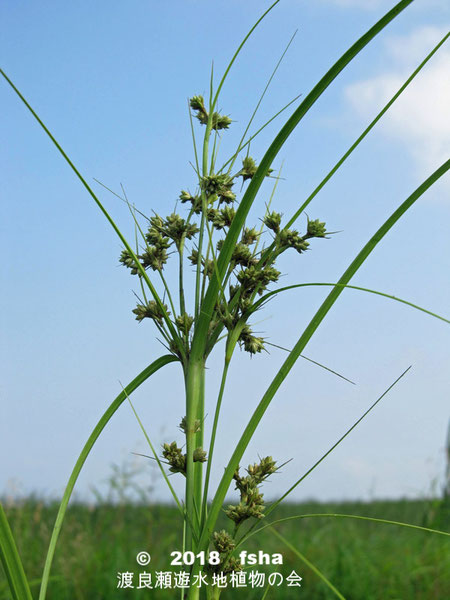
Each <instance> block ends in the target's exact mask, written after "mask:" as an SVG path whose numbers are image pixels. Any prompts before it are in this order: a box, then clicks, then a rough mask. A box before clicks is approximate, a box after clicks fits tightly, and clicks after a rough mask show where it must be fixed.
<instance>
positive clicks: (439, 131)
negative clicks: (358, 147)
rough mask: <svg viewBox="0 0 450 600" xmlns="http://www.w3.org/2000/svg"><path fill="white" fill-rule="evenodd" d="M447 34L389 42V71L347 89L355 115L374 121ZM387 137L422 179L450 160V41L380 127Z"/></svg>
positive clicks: (418, 34) (428, 30)
mask: <svg viewBox="0 0 450 600" xmlns="http://www.w3.org/2000/svg"><path fill="white" fill-rule="evenodd" d="M446 31H448V28H447V29H440V28H437V27H422V28H420V29H417V30H415V31H414V32H412V33H411V34H409V35H406V36H396V37H391V38H390V39H388V40H387V41H386V45H385V53H386V59H385V61H384V62H385V63H386V64H389V65H390V66H389V69H387V70H386V71H385V72H384V73H381V74H380V75H378V76H375V77H372V78H370V79H367V80H364V81H359V82H357V83H354V84H352V85H350V86H348V87H347V88H346V90H345V96H346V99H347V101H348V103H349V105H350V108H351V109H352V111H356V112H357V113H358V114H359V115H360V116H361V117H364V119H370V118H371V117H373V116H374V115H375V114H376V113H377V112H378V111H379V110H380V109H381V108H382V106H384V104H385V103H386V102H387V101H388V100H389V98H390V97H391V96H392V95H393V94H394V93H395V92H396V91H397V90H398V88H399V87H400V86H401V85H402V84H403V83H404V81H405V79H406V78H407V77H408V76H409V75H410V73H411V72H412V70H413V69H414V67H415V66H416V65H417V64H418V63H419V62H420V61H421V60H423V58H424V57H425V56H426V54H427V53H428V52H429V51H430V50H431V48H432V47H433V46H434V45H435V44H436V43H437V42H438V40H439V39H441V38H442V37H443V33H445V32H446ZM378 131H380V132H381V133H382V134H383V135H385V136H388V137H389V138H391V139H392V140H394V141H396V142H399V143H401V144H402V145H404V147H405V150H406V152H408V153H409V154H410V155H411V156H412V157H413V159H414V160H415V162H416V165H417V168H418V170H419V171H420V174H421V175H427V174H429V173H430V171H431V170H434V169H436V168H437V166H438V165H439V164H441V163H442V162H443V161H444V160H446V159H448V158H449V155H450V40H447V42H446V43H445V44H444V45H443V46H442V47H441V48H440V50H439V51H438V53H437V54H435V55H434V57H433V58H432V59H431V61H430V62H429V63H428V65H426V67H425V68H424V69H423V71H422V72H421V73H420V74H419V75H418V76H417V78H416V79H415V80H414V81H413V82H412V83H411V84H410V86H409V87H408V88H407V89H406V91H405V92H403V94H402V95H401V96H400V98H399V99H398V100H397V101H396V102H395V103H394V105H393V106H392V107H391V108H390V109H389V111H388V113H387V114H386V115H385V116H384V117H383V119H382V122H381V123H380V125H379V127H378Z"/></svg>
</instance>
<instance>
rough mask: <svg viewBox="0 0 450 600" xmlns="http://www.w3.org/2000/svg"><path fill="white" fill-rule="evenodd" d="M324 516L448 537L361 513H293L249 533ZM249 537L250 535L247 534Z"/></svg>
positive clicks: (408, 524) (446, 534)
mask: <svg viewBox="0 0 450 600" xmlns="http://www.w3.org/2000/svg"><path fill="white" fill-rule="evenodd" d="M317 517H319V518H324V517H331V518H337V519H358V520H360V521H371V522H373V523H384V524H385V525H396V526H398V527H406V528H408V529H417V530H418V531H426V532H427V533H436V534H437V535H444V536H447V537H450V533H448V532H447V531H441V530H440V529H430V528H429V527H422V526H421V525H412V524H411V523H402V522H401V521H391V520H389V519H377V518H376V517H365V516H363V515H345V514H340V513H312V514H305V515H294V516H292V517H285V518H284V519H278V520H276V521H273V522H272V523H267V525H263V526H262V527H259V528H258V529H256V530H255V531H254V532H253V533H252V534H251V535H252V536H253V535H256V534H257V533H259V532H260V531H262V530H263V529H266V528H267V527H272V526H273V525H278V524H279V523H285V522H287V521H294V520H296V519H310V518H317ZM249 537H250V536H249Z"/></svg>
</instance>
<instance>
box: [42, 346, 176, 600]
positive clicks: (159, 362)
mask: <svg viewBox="0 0 450 600" xmlns="http://www.w3.org/2000/svg"><path fill="white" fill-rule="evenodd" d="M175 361H177V362H178V359H177V358H176V357H175V356H173V355H171V354H167V355H165V356H161V357H160V358H157V359H156V360H155V361H154V362H152V364H151V365H149V366H148V367H146V368H145V369H144V370H143V371H142V372H141V373H139V375H138V376H137V377H135V378H134V379H133V381H131V383H129V384H128V385H127V386H126V387H125V388H124V390H123V391H122V392H120V394H119V395H118V396H117V398H116V399H115V400H114V401H113V402H112V404H111V405H110V406H109V407H108V409H107V410H106V411H105V412H104V413H103V415H102V417H101V418H100V420H99V421H98V423H97V425H96V426H95V427H94V429H93V431H92V433H91V435H90V436H89V439H88V440H87V442H86V444H85V445H84V447H83V450H82V451H81V453H80V456H79V457H78V460H77V462H76V463H75V467H74V468H73V471H72V473H71V475H70V477H69V481H68V483H67V486H66V489H65V490H64V495H63V497H62V500H61V504H60V506H59V510H58V514H57V516H56V521H55V525H54V527H53V532H52V537H51V538H50V544H49V547H48V551H47V557H46V559H45V565H44V572H43V575H42V583H41V589H40V592H39V600H44V599H45V596H46V593H47V584H48V578H49V575H50V569H51V566H52V561H53V556H54V554H55V548H56V543H57V541H58V537H59V533H60V531H61V526H62V523H63V520H64V516H65V514H66V510H67V505H68V504H69V500H70V497H71V495H72V492H73V488H74V487H75V483H76V481H77V479H78V475H79V474H80V471H81V469H82V467H83V465H84V463H85V461H86V459H87V457H88V455H89V452H90V451H91V450H92V447H93V446H94V444H95V442H96V441H97V439H98V437H99V436H100V434H101V432H102V431H103V429H104V428H105V427H106V425H107V423H108V422H109V421H110V419H111V417H112V416H113V415H114V413H115V412H116V411H117V409H118V408H119V407H120V406H121V404H122V403H123V402H124V401H125V400H126V399H127V396H129V395H130V394H132V393H133V392H134V391H135V390H136V389H137V388H138V387H139V386H140V385H141V384H142V383H144V381H146V380H147V379H148V378H149V377H150V376H151V375H153V374H154V373H156V371H159V369H161V368H162V367H164V366H165V365H168V364H169V363H171V362H175Z"/></svg>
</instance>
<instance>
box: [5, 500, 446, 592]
mask: <svg viewBox="0 0 450 600" xmlns="http://www.w3.org/2000/svg"><path fill="white" fill-rule="evenodd" d="M6 510H7V515H8V518H9V520H10V523H11V527H12V529H13V532H14V534H15V536H16V539H17V543H18V546H19V550H20V552H21V555H22V557H23V562H24V565H25V569H26V572H27V575H28V576H29V577H30V578H31V579H33V580H34V585H33V593H34V595H35V596H37V591H38V586H39V577H40V573H41V570H42V565H43V556H44V551H45V548H46V546H47V544H48V540H49V536H50V532H51V528H52V525H53V521H54V518H55V515H56V511H57V503H45V502H42V501H39V500H37V499H33V498H29V499H27V500H26V501H22V502H20V503H16V504H13V503H9V504H6ZM324 512H326V513H346V514H357V515H365V516H370V517H380V518H383V519H390V520H397V521H403V522H408V523H413V524H416V525H420V526H425V527H433V528H439V529H444V530H448V528H449V521H450V518H449V509H448V505H447V506H445V505H444V503H443V502H442V501H441V502H440V501H438V500H435V501H430V500H428V501H425V500H420V501H411V500H400V501H374V502H370V503H363V502H352V503H340V504H320V503H317V502H309V503H302V504H286V505H284V506H283V507H281V508H279V509H278V511H277V512H276V513H274V515H273V518H274V519H275V518H283V517H287V516H290V515H297V514H305V513H324ZM179 520H180V517H179V513H177V511H176V510H175V509H174V508H171V507H170V506H164V505H150V506H144V505H139V504H133V503H130V502H125V503H122V504H120V503H119V504H114V505H113V504H107V503H104V504H101V505H98V506H88V505H85V504H77V503H74V504H72V505H71V507H70V508H69V512H68V515H67V518H66V521H65V525H64V527H63V531H62V535H61V539H60V542H59V545H58V548H57V553H56V560H55V564H54V568H53V572H52V579H51V583H50V586H49V587H50V589H49V596H48V597H49V599H55V600H82V599H87V600H88V599H89V600H90V599H94V598H95V599H97V600H100V599H108V600H109V599H111V598H144V597H151V598H157V599H158V598H167V599H171V598H180V597H181V593H180V590H175V589H172V590H171V589H152V590H148V589H136V587H135V588H134V589H130V588H128V589H122V588H119V589H118V588H117V584H118V578H117V573H118V572H125V571H128V572H133V573H135V578H138V577H139V575H138V574H139V573H140V572H143V571H145V570H146V571H147V572H152V573H154V572H155V571H161V570H162V571H167V570H170V566H169V563H170V552H172V551H174V550H177V549H181V540H180V539H179V534H178V532H179V531H180V522H179ZM225 524H226V523H225V519H224V522H223V525H225ZM277 528H278V531H280V533H282V534H283V535H284V536H285V537H286V538H287V539H288V540H289V541H290V542H291V543H292V544H293V546H295V548H296V549H297V550H299V551H300V552H301V553H302V554H303V555H304V556H306V557H307V558H308V559H309V560H310V561H311V562H312V563H313V564H314V565H315V566H316V567H317V568H319V569H320V571H321V572H322V573H323V574H324V575H326V577H327V578H328V579H329V580H330V581H331V582H332V583H333V584H334V585H335V586H336V587H337V589H338V590H339V591H340V592H341V594H342V595H343V596H344V597H345V598H346V599H347V600H432V599H433V600H445V599H447V598H450V539H449V538H447V537H444V536H439V535H435V534H431V533H426V532H423V531H418V530H411V529H406V528H402V527H398V526H394V525H386V524H379V523H373V522H372V523H370V522H364V521H359V520H353V519H336V518H308V519H302V520H296V521H288V522H285V523H282V524H280V525H279V526H278V527H277ZM245 548H246V549H247V550H249V551H255V550H259V549H261V550H263V551H264V552H268V553H274V552H281V553H282V554H283V557H284V564H283V565H282V566H281V567H279V566H270V567H265V568H264V567H259V571H264V570H265V571H266V573H267V574H268V573H270V572H273V571H279V572H281V573H282V574H284V576H286V575H289V574H290V573H291V571H292V570H293V569H294V570H295V571H296V572H297V573H298V574H299V575H301V577H302V578H303V581H302V586H301V588H299V587H287V586H286V585H285V583H283V586H281V587H279V588H275V587H272V588H270V590H269V592H268V594H267V596H266V598H268V599H269V600H270V599H271V598H281V599H286V600H289V599H291V598H292V599H293V598H302V599H304V600H326V599H331V598H336V596H335V595H334V594H333V593H332V592H331V591H330V590H329V589H328V588H327V587H326V585H325V584H324V583H323V582H322V581H320V579H319V578H318V577H317V575H315V574H314V573H313V572H312V571H311V570H310V569H309V568H308V567H307V566H306V565H305V564H303V563H302V562H301V561H300V560H299V558H298V557H297V556H296V555H295V554H294V553H293V552H292V551H291V550H289V549H288V548H287V547H286V546H283V544H282V542H280V541H278V540H277V538H275V536H274V535H273V534H272V533H271V532H270V530H266V531H264V532H262V533H260V534H258V535H257V536H255V537H252V538H251V539H249V540H248V543H247V544H246V546H245ZM142 550H145V551H148V552H149V553H150V554H151V556H152V561H151V563H150V565H149V566H148V567H140V566H139V565H138V564H137V563H136V558H135V557H136V554H137V553H138V552H139V551H142ZM172 569H176V568H175V567H172ZM252 569H255V567H252ZM178 570H180V569H179V568H178ZM138 583H139V582H138V581H135V582H134V584H135V586H137V585H138ZM263 593H264V588H255V589H252V588H251V587H247V588H244V589H228V590H226V591H224V593H223V594H222V596H221V597H222V598H223V599H224V600H226V599H227V598H249V599H255V600H256V599H257V598H261V597H262V596H263ZM0 598H2V599H3V598H5V599H6V598H10V596H9V594H8V591H7V587H6V582H5V578H4V574H3V573H1V575H0Z"/></svg>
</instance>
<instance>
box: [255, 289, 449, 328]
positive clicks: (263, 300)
mask: <svg viewBox="0 0 450 600" xmlns="http://www.w3.org/2000/svg"><path fill="white" fill-rule="evenodd" d="M312 286H313V287H316V286H319V287H320V286H324V287H333V288H334V287H342V288H347V289H349V290H358V291H360V292H367V293H369V294H375V295H377V296H382V297H384V298H389V300H395V301H396V302H401V303H402V304H406V305H407V306H411V307H412V308H415V309H416V310H420V311H421V312H424V313H426V314H427V315H430V316H432V317H435V318H436V319H439V320H441V321H444V323H450V320H449V319H446V318H445V317H442V316H441V315H438V314H436V313H434V312H432V311H431V310H428V309H426V308H422V307H421V306H418V305H417V304H413V303H412V302H409V301H408V300H403V299H402V298H397V296H392V294H386V293H385V292H379V291H377V290H372V289H370V288H365V287H361V286H358V285H348V284H343V283H323V282H320V283H297V284H295V285H288V286H286V287H283V288H279V289H278V290H273V291H272V292H268V293H267V294H265V295H264V296H262V297H261V298H260V299H259V300H258V301H257V302H255V304H253V306H252V312H254V311H255V310H256V309H257V308H259V307H260V306H261V305H262V304H264V302H266V301H267V300H269V299H270V298H272V297H273V296H276V295H277V294H278V293H280V292H285V291H287V290H293V289H297V288H302V287H312Z"/></svg>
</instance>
